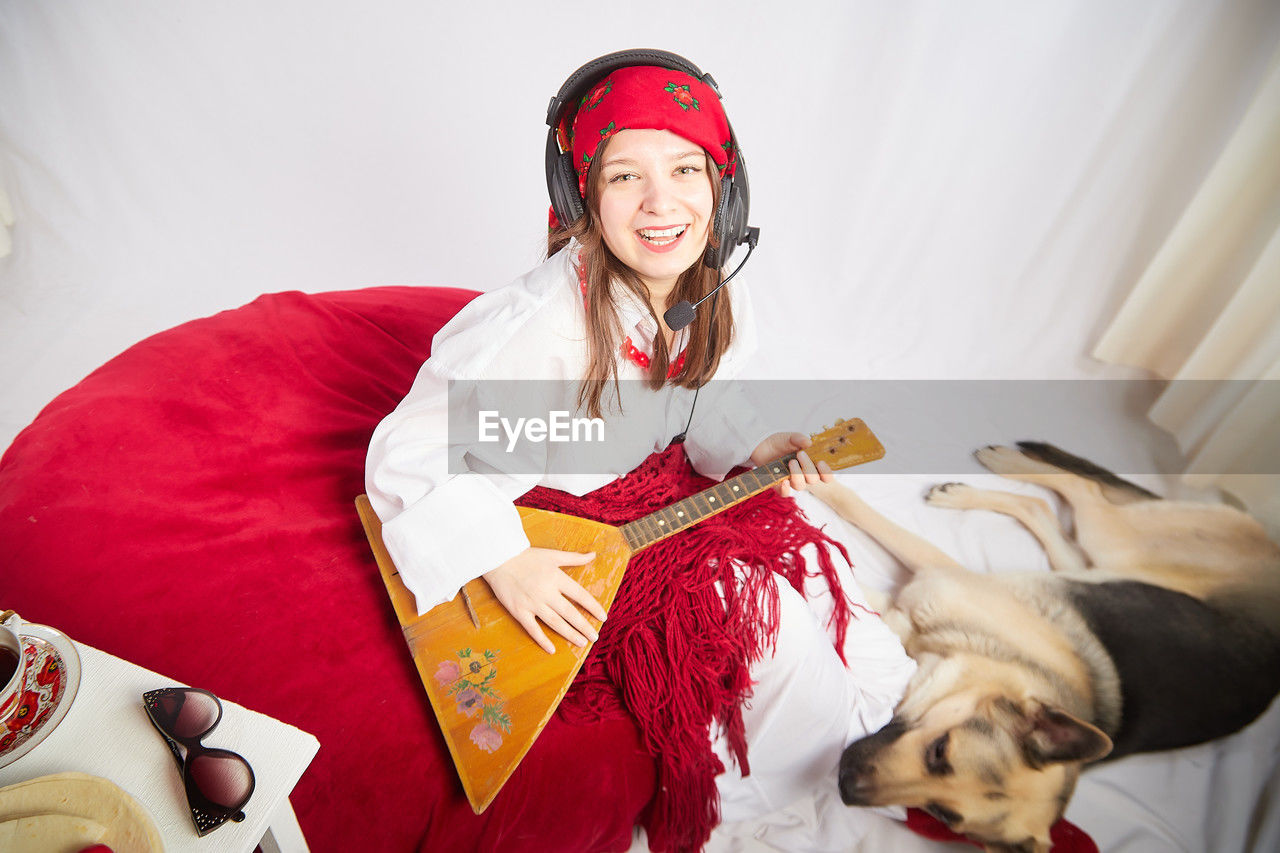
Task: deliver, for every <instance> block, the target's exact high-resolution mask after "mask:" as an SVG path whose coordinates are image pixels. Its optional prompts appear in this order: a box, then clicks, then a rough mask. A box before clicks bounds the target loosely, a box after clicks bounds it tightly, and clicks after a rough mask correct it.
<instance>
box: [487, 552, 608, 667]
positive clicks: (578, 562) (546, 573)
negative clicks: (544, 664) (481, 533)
mask: <svg viewBox="0 0 1280 853" xmlns="http://www.w3.org/2000/svg"><path fill="white" fill-rule="evenodd" d="M595 556H596V555H595V552H594V551H593V552H591V553H589V554H579V553H576V552H574V551H555V550H552V549H550V548H526V549H525V550H524V551H521V552H520V553H519V554H517V555H515V556H514V557H512V558H511V559H510V560H507V561H506V562H505V563H503V564H502V565H500V566H498V568H496V569H493V570H492V571H489V572H485V574H484V579H485V580H486V581H488V582H489V588H490V589H492V590H493V594H494V596H495V597H496V598H497V599H498V601H499V602H501V603H502V606H503V607H505V608H507V612H508V613H510V614H511V615H512V616H513V617H514V618H515V620H516V621H517V622H519V623H520V625H521V626H522V627H523V628H524V629H525V631H527V632H528V633H529V636H530V637H532V638H533V640H534V642H535V643H537V644H538V645H539V646H541V647H542V650H543V651H545V652H547V653H548V654H554V653H555V650H556V649H555V646H553V645H551V640H550V639H548V638H547V635H546V634H545V633H544V632H543V630H542V626H541V625H539V624H538V620H539V619H541V620H542V622H543V623H544V624H545V625H546V626H547V627H548V628H550V629H551V630H553V631H555V632H556V633H557V634H559V635H560V636H562V637H564V638H565V639H566V640H568V641H569V642H571V643H573V644H574V645H575V646H585V645H586V644H587V643H588V642H593V643H594V642H595V641H596V640H597V639H599V635H598V634H597V633H596V632H595V629H593V628H592V627H591V623H590V622H588V621H587V617H586V616H584V615H583V613H582V611H581V610H579V609H578V607H577V606H576V605H575V604H574V602H577V604H580V605H582V607H583V608H584V609H585V610H586V611H587V612H588V613H590V614H591V615H592V616H594V617H596V618H597V619H599V620H600V621H601V622H603V621H604V620H605V612H604V608H603V607H601V606H600V602H598V601H596V599H595V596H593V595H592V594H591V593H589V592H587V590H586V589H585V588H584V587H583V586H582V585H581V584H579V583H578V582H577V581H575V580H574V579H573V578H571V577H569V576H568V575H567V574H565V572H564V570H563V569H561V568H560V567H561V566H583V565H586V564H587V563H589V562H591V561H592V560H593V559H595Z"/></svg>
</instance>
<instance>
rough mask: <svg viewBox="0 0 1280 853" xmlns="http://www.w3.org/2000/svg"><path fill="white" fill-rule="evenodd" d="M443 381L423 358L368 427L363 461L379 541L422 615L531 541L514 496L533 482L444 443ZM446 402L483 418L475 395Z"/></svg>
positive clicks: (446, 412)
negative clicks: (398, 397) (396, 399)
mask: <svg viewBox="0 0 1280 853" xmlns="http://www.w3.org/2000/svg"><path fill="white" fill-rule="evenodd" d="M448 379H449V377H447V376H445V375H442V374H441V373H440V372H439V370H438V369H437V368H436V366H435V365H433V364H432V363H431V361H428V362H427V363H426V364H425V365H423V367H422V369H421V370H420V371H419V373H418V377H417V379H416V380H415V381H414V384H413V389H412V390H411V391H410V392H409V394H408V396H406V397H405V398H404V400H403V401H401V403H400V405H399V406H398V407H397V408H396V410H395V411H394V412H392V413H391V414H390V415H388V416H387V417H386V418H385V419H384V420H383V421H382V423H380V424H379V425H378V428H377V429H376V430H375V431H374V434H373V440H372V441H371V442H370V444H369V455H368V460H367V464H366V473H365V489H366V491H367V493H368V495H369V501H370V503H371V504H372V506H373V509H374V512H376V513H377V515H378V517H379V518H380V519H382V521H383V525H382V538H383V541H384V542H385V544H386V546H387V551H388V552H389V553H390V554H391V559H392V560H393V561H394V562H395V565H396V568H397V569H398V570H399V572H400V577H401V579H402V580H403V581H404V584H405V586H406V587H407V588H408V589H409V591H410V592H412V593H413V595H414V599H415V601H416V603H417V607H418V612H419V613H425V612H426V611H428V610H430V609H431V608H432V607H434V606H435V605H437V604H439V603H440V602H442V601H448V600H449V599H451V598H453V596H454V595H456V594H457V592H458V589H459V588H460V587H461V586H462V585H463V584H465V583H466V582H467V581H469V580H472V579H473V578H477V577H479V576H480V575H482V574H484V573H485V572H487V571H489V570H490V569H493V568H496V567H497V566H499V565H501V564H502V563H504V562H506V561H507V560H509V559H511V558H512V557H514V556H515V555H517V554H519V553H520V552H521V551H523V550H525V549H526V548H528V547H529V540H528V538H527V537H526V536H525V534H524V528H523V527H522V526H521V524H520V515H519V513H518V511H517V510H516V508H515V505H514V504H513V503H512V502H513V501H514V500H515V499H516V498H518V497H520V496H521V495H523V494H524V493H525V492H527V491H529V489H531V488H533V487H534V486H535V485H537V483H538V479H539V478H538V476H537V475H533V474H524V475H512V474H505V473H503V472H501V471H499V470H496V469H493V468H492V467H491V466H488V465H484V466H482V465H480V464H477V462H478V460H476V459H475V457H474V456H473V455H472V454H471V453H470V452H469V451H470V448H468V447H465V446H458V445H451V444H450V443H449V416H450V405H451V401H450V396H449V391H448ZM452 405H453V407H454V413H453V414H454V416H455V417H458V416H460V415H461V416H463V417H465V416H466V413H467V412H470V413H472V415H473V417H476V418H478V417H479V409H480V404H479V403H478V402H477V401H476V400H475V395H474V394H470V395H466V398H465V399H459V397H458V395H456V394H455V395H454V399H453V400H452ZM459 407H462V408H464V409H465V411H463V412H459V411H458V408H459ZM526 444H527V445H528V446H529V448H530V449H531V450H536V448H537V445H533V444H531V443H526ZM535 463H536V460H532V461H531V462H530V465H531V466H532V465H534V464H535ZM478 468H482V469H487V470H477V469H478ZM520 468H521V470H531V468H526V467H525V466H523V465H522V466H520Z"/></svg>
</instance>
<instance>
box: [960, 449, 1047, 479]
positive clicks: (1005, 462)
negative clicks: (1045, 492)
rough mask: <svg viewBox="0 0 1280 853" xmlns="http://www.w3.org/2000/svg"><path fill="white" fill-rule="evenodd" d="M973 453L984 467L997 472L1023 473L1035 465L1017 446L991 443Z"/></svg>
mask: <svg viewBox="0 0 1280 853" xmlns="http://www.w3.org/2000/svg"><path fill="white" fill-rule="evenodd" d="M973 455H974V457H975V458H976V459H977V460H978V461H979V462H981V463H982V466H983V467H984V468H986V469H987V470H988V471H993V472H995V473H996V474H1023V473H1026V472H1027V471H1028V470H1029V469H1032V468H1034V467H1035V465H1034V464H1032V463H1031V460H1030V459H1028V458H1027V457H1026V455H1025V454H1024V453H1023V452H1022V451H1021V450H1019V449H1018V448H1016V447H1003V446H1000V445H995V444H989V445H987V446H986V447H983V448H979V449H978V450H975V451H974V452H973Z"/></svg>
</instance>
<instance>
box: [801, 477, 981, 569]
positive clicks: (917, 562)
mask: <svg viewBox="0 0 1280 853" xmlns="http://www.w3.org/2000/svg"><path fill="white" fill-rule="evenodd" d="M809 491H810V492H811V493H813V495H814V496H815V497H817V498H818V499H819V500H821V501H822V502H824V503H826V504H827V505H828V506H830V507H831V508H832V509H834V510H835V511H836V512H837V513H839V514H840V517H841V518H843V519H844V520H845V521H848V522H849V523H851V524H854V525H856V526H857V527H859V528H861V529H862V530H863V531H864V532H865V533H866V534H867V535H868V536H870V537H871V538H872V539H874V540H876V541H877V542H879V543H880V544H881V545H882V546H884V548H885V550H887V551H888V552H889V553H890V554H892V555H893V556H895V557H897V558H898V559H899V560H900V561H901V562H902V564H903V565H905V566H906V567H907V568H908V569H910V570H911V571H912V572H917V571H919V570H921V569H926V568H949V569H959V568H961V566H960V564H959V563H957V562H956V561H955V560H953V559H952V558H951V557H949V556H948V555H947V554H945V553H944V552H943V551H941V550H940V549H939V548H937V547H936V546H934V545H933V544H932V543H930V542H928V541H926V540H924V539H921V538H920V537H919V536H917V535H915V534H914V533H911V532H910V531H907V530H904V529H903V528H901V527H899V526H898V525H896V524H894V523H893V522H892V521H890V520H889V519H887V518H885V517H884V516H883V515H881V514H880V513H878V512H876V511H875V510H874V509H872V508H871V506H870V505H868V504H867V502H866V501H864V500H863V499H862V498H860V497H858V496H857V495H856V494H854V492H853V491H852V490H851V489H849V488H848V487H847V486H843V485H841V484H839V483H813V484H811V485H810V486H809Z"/></svg>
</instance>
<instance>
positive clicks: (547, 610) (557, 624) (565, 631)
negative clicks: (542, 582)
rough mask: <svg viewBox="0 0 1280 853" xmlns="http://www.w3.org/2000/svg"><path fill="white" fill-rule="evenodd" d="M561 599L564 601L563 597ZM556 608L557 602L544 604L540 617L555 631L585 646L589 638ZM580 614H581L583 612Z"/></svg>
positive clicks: (577, 644)
mask: <svg viewBox="0 0 1280 853" xmlns="http://www.w3.org/2000/svg"><path fill="white" fill-rule="evenodd" d="M561 601H563V599H561ZM572 606H573V605H571V604H570V605H569V607H572ZM554 608H555V604H552V603H548V604H546V605H544V606H543V607H542V609H541V610H540V611H539V612H538V618H539V619H541V620H542V621H543V623H544V624H545V625H546V626H547V627H548V628H550V629H551V630H552V631H555V632H556V633H557V634H559V635H560V636H561V637H564V638H565V639H566V640H568V641H569V642H571V643H573V644H574V645H575V646H585V645H586V644H587V638H586V637H585V636H583V635H582V634H581V633H579V632H578V630H577V629H575V628H574V627H573V626H572V625H570V624H569V622H568V621H567V620H566V619H565V618H564V617H563V616H561V615H560V614H559V613H557V612H556V610H555V609H554ZM578 615H579V616H581V615H582V614H578Z"/></svg>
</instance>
